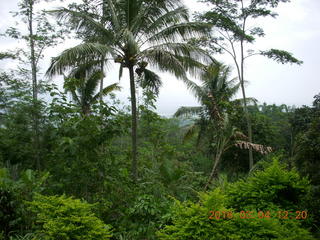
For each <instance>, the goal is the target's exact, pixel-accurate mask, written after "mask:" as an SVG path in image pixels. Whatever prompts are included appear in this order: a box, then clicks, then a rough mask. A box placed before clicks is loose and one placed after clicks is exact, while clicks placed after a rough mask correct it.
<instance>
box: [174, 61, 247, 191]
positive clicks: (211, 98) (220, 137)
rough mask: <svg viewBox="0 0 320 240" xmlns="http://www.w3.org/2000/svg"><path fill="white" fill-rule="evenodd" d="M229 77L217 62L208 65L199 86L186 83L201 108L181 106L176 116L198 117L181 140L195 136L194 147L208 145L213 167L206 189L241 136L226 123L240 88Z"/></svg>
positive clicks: (225, 68)
mask: <svg viewBox="0 0 320 240" xmlns="http://www.w3.org/2000/svg"><path fill="white" fill-rule="evenodd" d="M229 76H230V69H229V68H228V67H226V66H224V65H222V64H219V63H213V64H211V65H209V66H208V67H207V68H206V71H205V72H204V73H203V74H202V75H201V78H200V81H201V85H198V84H196V83H194V82H192V81H189V82H187V85H188V87H189V88H190V89H191V91H192V92H193V93H194V95H195V97H196V98H197V99H198V101H199V102H200V104H201V106H199V107H180V108H179V109H178V111H177V112H176V113H175V116H176V117H181V116H190V115H193V116H198V117H199V118H198V119H197V120H196V121H195V123H194V124H192V125H191V126H189V128H188V130H187V132H186V134H185V137H184V140H187V139H188V138H190V137H191V136H193V135H194V134H196V133H197V134H198V137H197V139H198V140H197V144H199V143H200V141H203V140H206V141H207V142H208V143H209V148H210V149H211V151H212V153H213V167H212V170H211V174H210V176H209V179H208V182H207V184H206V186H205V189H207V187H208V186H209V184H210V182H211V181H212V179H213V178H214V176H215V175H216V173H217V168H218V165H219V163H220V161H221V158H222V154H223V153H224V152H225V151H226V150H227V149H228V148H230V147H231V146H233V145H234V140H235V139H237V138H239V137H240V138H243V137H244V135H243V134H241V133H240V132H239V131H238V130H237V129H236V128H235V127H233V126H232V124H231V123H230V121H229V120H228V109H229V107H230V105H231V98H232V97H233V96H234V95H235V93H236V92H237V90H238V89H239V84H237V85H236V84H234V82H235V81H236V79H232V80H229Z"/></svg>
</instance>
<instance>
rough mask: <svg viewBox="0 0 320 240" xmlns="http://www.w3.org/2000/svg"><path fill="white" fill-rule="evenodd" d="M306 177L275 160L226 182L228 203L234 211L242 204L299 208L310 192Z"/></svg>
mask: <svg viewBox="0 0 320 240" xmlns="http://www.w3.org/2000/svg"><path fill="white" fill-rule="evenodd" d="M310 189H311V187H310V183H309V181H308V179H307V178H301V177H300V176H299V173H298V172H297V171H295V170H291V171H287V170H285V167H284V166H282V165H280V163H279V162H278V161H277V160H274V161H273V162H272V164H271V165H270V166H267V167H266V169H265V170H263V171H261V170H260V171H256V172H254V173H253V174H252V175H251V176H249V177H248V178H247V179H245V180H239V181H237V182H236V183H233V184H229V185H228V187H227V195H228V196H229V198H228V203H227V205H228V206H230V207H232V208H235V209H236V210H237V211H241V210H243V208H250V209H256V210H262V211H265V210H269V209H277V208H279V209H284V210H288V211H289V210H294V211H297V210H302V209H299V207H301V205H302V203H303V199H304V198H306V196H307V195H308V193H309V192H310Z"/></svg>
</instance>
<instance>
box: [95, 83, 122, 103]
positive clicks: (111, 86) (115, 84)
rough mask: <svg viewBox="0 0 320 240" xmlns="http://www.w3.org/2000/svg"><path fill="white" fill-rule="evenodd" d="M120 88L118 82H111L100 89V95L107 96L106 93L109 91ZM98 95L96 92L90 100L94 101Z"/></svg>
mask: <svg viewBox="0 0 320 240" xmlns="http://www.w3.org/2000/svg"><path fill="white" fill-rule="evenodd" d="M120 90H121V87H120V86H119V85H118V83H114V84H111V85H109V86H107V87H105V88H104V89H103V90H102V96H107V95H108V94H110V93H111V92H114V91H120ZM99 97H100V93H97V94H96V95H95V96H94V97H93V98H92V101H93V102H95V101H97V100H98V99H99Z"/></svg>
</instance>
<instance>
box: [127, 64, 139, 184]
mask: <svg viewBox="0 0 320 240" xmlns="http://www.w3.org/2000/svg"><path fill="white" fill-rule="evenodd" d="M129 75H130V91H131V114H132V125H131V129H132V132H131V138H132V165H131V174H132V177H133V180H134V181H136V180H137V177H138V172H137V165H138V163H137V105H136V88H135V82H134V70H133V66H132V65H131V66H129Z"/></svg>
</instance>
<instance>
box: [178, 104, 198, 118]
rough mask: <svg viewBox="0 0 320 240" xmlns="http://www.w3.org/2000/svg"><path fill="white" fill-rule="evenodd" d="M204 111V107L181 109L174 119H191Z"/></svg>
mask: <svg viewBox="0 0 320 240" xmlns="http://www.w3.org/2000/svg"><path fill="white" fill-rule="evenodd" d="M201 111H203V107H201V106H199V107H180V108H179V109H178V110H177V111H176V112H175V114H174V115H173V116H174V117H190V116H197V115H199V113H200V112H201Z"/></svg>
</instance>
